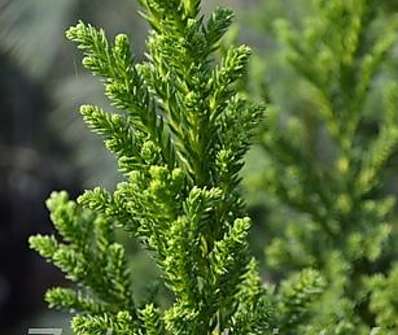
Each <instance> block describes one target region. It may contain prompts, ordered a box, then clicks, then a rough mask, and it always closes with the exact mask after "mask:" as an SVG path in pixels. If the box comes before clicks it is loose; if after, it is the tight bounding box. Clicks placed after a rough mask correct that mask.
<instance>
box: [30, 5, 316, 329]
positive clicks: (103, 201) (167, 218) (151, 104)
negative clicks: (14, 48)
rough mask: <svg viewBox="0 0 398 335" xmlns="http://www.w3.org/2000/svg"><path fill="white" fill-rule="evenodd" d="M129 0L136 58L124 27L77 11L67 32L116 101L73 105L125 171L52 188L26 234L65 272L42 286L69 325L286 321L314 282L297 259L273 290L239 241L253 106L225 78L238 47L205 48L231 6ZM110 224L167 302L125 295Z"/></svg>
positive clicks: (239, 60)
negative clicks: (85, 187) (42, 231)
mask: <svg viewBox="0 0 398 335" xmlns="http://www.w3.org/2000/svg"><path fill="white" fill-rule="evenodd" d="M140 4H141V6H142V9H143V11H142V15H143V17H144V18H145V19H146V20H147V22H148V23H149V24H150V26H151V28H152V30H151V33H150V35H149V38H148V41H147V54H146V58H145V60H143V61H142V62H141V63H138V62H136V61H135V60H134V58H133V56H132V54H131V49H130V43H129V40H128V38H127V36H126V35H123V34H120V35H118V36H116V38H115V39H114V42H113V43H111V42H109V41H108V39H107V37H106V36H105V33H104V31H103V30H98V29H95V28H94V27H92V26H91V25H88V24H85V23H83V22H79V23H78V24H77V25H76V26H74V27H72V28H70V29H69V30H68V31H67V33H66V36H67V38H68V39H69V40H71V41H73V42H75V43H76V44H77V45H78V47H79V49H81V51H82V52H83V54H84V59H83V65H84V67H85V68H86V69H87V70H89V71H91V72H92V73H93V74H94V75H95V76H98V77H100V78H102V81H103V83H104V85H105V94H106V96H107V97H108V98H109V101H110V102H111V104H112V106H114V107H115V108H116V109H117V110H118V112H115V113H109V112H106V111H104V110H102V109H101V108H99V107H96V106H91V105H85V106H82V107H81V109H80V113H81V115H82V116H83V119H84V120H85V122H86V123H87V125H88V126H89V128H90V129H92V130H93V131H94V132H96V133H98V134H100V135H101V136H102V137H103V138H104V140H105V144H106V147H107V148H108V149H109V150H110V151H111V152H112V153H113V154H114V155H115V156H116V158H117V161H118V166H119V170H120V171H121V172H122V173H123V175H124V177H125V180H124V181H123V182H122V183H120V184H118V185H117V187H116V189H115V191H114V192H109V191H107V190H105V189H102V188H95V189H94V190H91V191H86V192H85V193H84V194H83V195H82V196H81V197H79V198H78V199H77V201H73V200H70V199H69V197H68V195H67V193H66V192H60V193H54V194H53V195H52V196H51V197H50V199H49V200H48V202H47V205H48V208H49V210H50V212H51V218H52V221H53V223H54V225H55V227H56V229H57V231H58V233H59V238H56V237H54V236H36V237H32V238H31V239H30V244H31V246H32V247H33V248H34V249H35V250H37V251H38V252H39V253H40V254H41V255H42V256H43V257H45V258H46V259H48V260H49V261H51V262H52V263H54V264H55V265H56V266H57V267H59V268H60V269H61V270H62V271H63V272H65V274H66V276H67V278H68V279H70V280H71V281H72V282H74V283H76V286H75V287H74V288H55V289H51V290H49V291H48V292H47V294H46V300H47V302H48V303H49V305H50V307H54V308H58V309H66V310H69V311H71V312H72V313H73V314H74V318H73V321H72V328H73V330H74V332H75V333H76V334H79V335H80V334H81V335H83V334H84V335H86V334H90V335H91V334H102V333H104V334H105V332H106V331H107V330H109V329H110V330H112V331H113V333H112V334H114V335H119V334H120V335H121V334H123V335H126V334H131V335H135V334H147V335H149V334H151V335H155V334H170V335H171V334H172V335H178V334H187V335H188V334H189V335H194V334H198V335H204V334H209V335H210V334H229V335H232V334H239V335H243V334H271V333H273V332H275V331H276V330H277V331H283V332H282V333H286V334H288V333H292V331H294V329H295V327H296V325H298V324H300V322H304V321H305V319H306V317H307V313H306V307H307V305H308V304H309V303H310V302H311V301H312V300H314V299H315V298H316V297H317V296H318V295H319V294H320V292H321V290H322V287H323V285H324V282H323V280H322V278H321V277H320V275H319V274H318V273H317V272H316V271H312V270H305V271H303V272H301V273H299V274H297V275H295V276H293V277H292V278H291V279H289V280H288V281H286V282H284V283H283V284H282V286H281V288H280V289H279V290H277V291H276V292H275V291H273V290H271V289H270V288H266V287H265V286H264V285H263V282H262V280H261V278H260V276H259V274H258V270H257V265H256V262H255V260H254V259H253V258H252V257H251V256H250V254H249V252H248V245H247V240H246V237H247V234H248V231H249V229H250V226H251V220H250V218H248V217H247V215H246V211H245V205H244V202H243V201H242V199H241V197H240V195H239V192H238V187H239V183H240V177H239V172H240V170H241V168H242V165H243V163H242V159H243V157H244V155H245V153H246V151H247V150H248V148H249V145H250V142H251V138H252V135H253V133H254V130H255V127H256V125H257V124H258V123H259V121H260V119H261V118H262V115H263V112H264V111H263V107H262V106H258V105H256V104H253V103H251V102H249V101H247V99H246V98H245V97H244V96H242V95H241V94H239V93H238V92H237V90H236V88H235V83H236V82H237V80H239V79H240V77H241V76H242V75H243V74H244V71H245V67H246V63H247V61H248V58H249V55H250V49H249V48H248V47H246V46H239V47H231V48H230V49H229V50H228V51H227V52H226V53H225V55H224V56H223V57H222V58H221V59H220V60H219V62H216V57H215V56H214V53H215V52H216V51H217V49H218V45H219V42H220V39H221V38H222V36H223V34H224V33H225V32H226V30H227V29H228V27H229V25H230V24H231V21H232V19H233V14H232V12H231V11H229V10H227V9H217V10H216V11H215V12H214V13H213V14H212V15H211V16H210V17H209V18H208V19H207V20H205V19H204V17H203V16H202V15H201V14H200V1H199V0H184V1H183V0H167V1H166V0H141V1H140ZM118 229H123V230H125V231H127V232H128V233H129V236H130V237H131V238H134V239H137V240H139V241H140V242H141V244H142V246H143V247H144V248H146V249H148V250H149V251H150V253H151V255H152V257H153V259H154V260H155V261H156V264H157V266H158V267H159V269H160V271H161V274H162V280H163V281H164V283H165V286H166V287H167V289H168V290H169V291H170V292H171V294H172V297H173V298H172V301H171V302H170V304H169V305H167V306H162V307H160V306H157V304H156V301H147V302H144V303H137V302H136V300H135V294H134V292H133V291H132V289H131V280H134V269H130V268H129V266H128V254H127V253H126V252H125V249H124V247H123V246H122V245H121V244H119V243H117V242H116V241H115V233H116V231H117V230H118ZM130 273H132V275H131V277H132V278H130ZM293 333H294V332H293Z"/></svg>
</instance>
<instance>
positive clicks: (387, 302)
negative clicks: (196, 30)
mask: <svg viewBox="0 0 398 335" xmlns="http://www.w3.org/2000/svg"><path fill="white" fill-rule="evenodd" d="M312 3H313V6H312V7H310V6H309V5H308V8H312V9H311V11H309V12H310V13H311V15H307V16H306V17H305V18H301V20H299V21H298V22H295V23H293V22H288V21H286V20H277V21H276V22H275V27H276V29H277V32H278V36H279V37H280V49H281V52H282V53H283V55H284V57H285V60H287V63H288V64H289V66H290V67H291V68H292V69H293V70H294V71H295V74H294V75H292V77H291V78H292V79H291V80H293V82H294V84H295V85H296V87H295V91H291V92H284V93H285V96H284V97H283V99H284V100H285V101H283V99H280V98H278V97H277V98H276V99H274V98H275V91H273V88H272V85H270V86H271V87H270V89H269V91H268V92H267V93H269V96H270V99H271V105H272V106H271V107H270V112H269V113H268V116H267V119H266V122H265V125H266V129H265V130H264V132H263V135H262V136H261V148H262V149H263V152H265V153H266V165H265V167H264V170H263V173H262V174H261V176H258V175H257V177H256V178H255V179H252V181H251V182H250V181H249V184H248V185H249V186H250V187H253V188H254V191H255V192H258V191H259V190H264V191H265V192H266V193H267V195H268V199H270V200H269V202H268V203H269V207H270V208H271V209H272V213H273V214H272V216H273V217H274V218H276V220H277V222H276V225H275V226H277V228H276V230H277V231H279V236H277V237H275V238H273V239H272V240H271V243H270V244H269V245H268V246H267V248H266V254H267V262H268V264H269V265H270V266H272V267H273V268H274V269H275V271H276V272H278V273H288V272H290V271H292V270H294V271H296V270H299V269H302V268H303V267H312V268H315V269H319V270H321V272H323V274H324V275H325V277H326V279H327V282H328V289H327V290H326V292H325V294H324V295H323V298H322V301H320V302H319V303H317V304H316V305H315V307H314V311H313V313H312V319H313V321H312V322H310V323H308V324H307V326H306V327H305V332H309V333H311V334H312V333H314V334H318V333H319V332H320V331H321V330H326V331H327V332H326V333H327V334H329V333H330V334H369V332H370V331H371V329H372V328H373V327H376V326H381V327H382V330H383V331H385V330H386V329H387V328H383V327H388V329H389V330H391V331H392V333H391V334H396V333H397V332H398V327H397V324H396V323H394V321H393V322H391V320H394V319H395V318H396V316H397V315H398V314H397V313H398V308H397V305H396V304H394V302H393V301H394V298H392V296H395V295H396V294H394V293H393V292H394V289H393V287H394V271H393V272H391V278H389V277H386V278H384V277H383V276H381V277H380V275H379V274H375V273H377V272H379V271H381V272H388V271H389V269H390V267H391V262H392V260H393V259H394V258H395V257H396V252H394V250H393V247H394V245H393V243H392V241H394V239H396V228H395V227H394V225H393V221H392V219H391V216H392V214H393V209H394V205H395V200H396V199H395V197H393V196H389V195H386V194H387V193H388V192H386V189H385V187H384V186H385V181H386V176H387V174H388V171H389V170H388V164H389V162H390V161H391V160H392V158H393V157H394V155H395V154H396V153H397V149H398V146H397V144H398V114H397V107H398V85H397V83H395V82H393V81H392V80H390V81H389V80H388V79H386V72H385V66H386V65H387V64H388V61H389V58H390V55H391V52H392V49H393V46H394V43H395V42H396V41H397V33H398V20H397V16H396V15H391V14H390V13H386V12H384V11H383V9H382V7H381V6H379V4H380V2H379V1H374V0H348V1H347V0H330V1H323V0H317V1H313V2H312ZM279 56H281V55H279ZM380 78H383V82H382V83H383V84H382V85H378V81H377V80H378V79H380ZM272 84H274V82H272ZM376 94H377V95H379V96H380V97H381V98H380V99H381V100H382V103H378V104H377V105H376V104H374V105H372V104H370V102H371V101H375V100H374V99H371V98H373V97H374V96H375V95H376ZM295 99H296V101H297V100H300V101H301V107H302V109H301V110H291V109H289V102H291V101H294V100H295ZM274 100H279V101H277V102H276V103H273V102H274ZM286 100H287V101H288V102H286ZM280 101H282V103H280ZM287 106H288V107H287ZM290 107H292V104H291V105H290ZM293 108H294V104H293ZM374 274H375V276H376V279H375V281H374V282H373V281H371V282H372V283H373V285H371V286H368V285H364V282H365V278H367V277H368V276H369V277H372V276H373V275H374ZM395 282H396V280H395ZM369 288H370V291H369ZM384 289H385V290H386V291H384ZM395 292H396V291H395ZM384 306H385V307H384ZM329 329H330V330H329ZM303 331H304V330H303Z"/></svg>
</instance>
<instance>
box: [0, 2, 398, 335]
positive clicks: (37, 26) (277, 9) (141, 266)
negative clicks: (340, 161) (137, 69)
mask: <svg viewBox="0 0 398 335" xmlns="http://www.w3.org/2000/svg"><path fill="white" fill-rule="evenodd" d="M219 5H225V6H228V7H232V8H234V9H236V13H237V25H236V29H234V30H232V32H231V33H230V35H229V38H227V40H226V41H225V43H226V44H228V43H234V40H235V39H239V40H240V41H243V42H244V43H246V44H248V45H250V46H252V47H254V48H255V55H254V57H253V60H252V63H251V68H250V73H249V74H248V76H247V78H246V79H247V80H246V82H245V89H246V90H247V92H249V94H250V95H251V96H253V97H254V98H255V99H258V100H266V101H269V100H271V101H272V102H273V104H275V105H278V106H279V108H280V109H281V111H282V113H286V114H287V115H295V116H297V117H299V118H303V119H305V120H306V122H308V127H309V129H311V127H312V125H311V122H314V120H313V118H312V117H311V115H313V113H314V108H315V106H313V105H312V104H311V101H309V100H308V99H307V98H306V94H305V91H303V90H305V88H304V86H303V85H302V80H301V78H300V77H299V76H298V75H297V74H296V73H295V72H294V71H293V70H292V69H291V68H290V67H289V66H287V65H286V62H285V60H284V59H283V57H281V49H280V44H279V42H278V39H277V37H276V33H275V29H274V28H275V22H276V21H277V20H278V18H285V19H288V20H289V21H290V22H291V23H292V24H293V25H297V26H299V25H300V22H302V19H303V18H305V17H307V16H309V15H310V14H311V13H312V11H313V6H312V0H230V1H227V0H223V1H221V0H207V1H204V7H205V8H204V12H205V13H208V12H210V11H211V10H212V9H213V8H214V7H216V6H219ZM380 5H381V6H385V8H386V9H387V12H389V11H391V12H392V11H397V10H398V3H397V1H395V0H383V1H380ZM78 19H83V20H85V21H87V22H91V23H92V24H93V25H97V26H101V27H103V28H104V29H105V30H106V31H107V33H108V34H110V35H114V34H115V33H118V32H127V33H128V34H129V35H130V37H131V39H132V41H133V46H134V52H135V55H136V56H137V57H139V58H140V57H143V48H144V41H145V37H146V34H147V28H148V27H146V26H145V25H144V23H143V20H142V19H141V18H140V17H139V15H138V14H137V5H136V2H135V1H134V0H118V1H112V0H97V1H88V0H57V1H50V0H29V1H28V0H0V88H1V89H0V108H1V114H0V120H1V122H0V128H1V130H0V218H1V221H2V223H1V225H0V255H1V257H2V258H1V259H0V333H6V332H7V334H10V335H13V334H23V333H24V332H25V333H26V329H27V327H28V326H29V327H34V326H36V327H62V324H63V323H64V322H65V320H64V319H65V318H63V317H62V316H60V317H59V316H54V315H53V314H47V313H45V311H46V306H45V305H44V304H43V303H42V294H43V293H44V291H45V288H46V287H48V286H53V285H55V284H58V283H59V281H60V280H61V278H62V276H60V275H59V274H58V273H56V272H54V270H52V267H49V266H46V264H44V263H43V261H42V260H41V259H39V258H37V257H36V256H35V255H34V254H33V253H32V252H30V251H28V248H27V243H26V240H27V236H29V235H30V234H32V233H37V232H43V233H45V232H49V231H51V230H50V229H51V228H50V224H49V221H48V218H47V212H46V210H45V207H44V200H45V199H46V198H47V197H48V195H49V193H50V191H51V190H54V189H67V190H68V191H69V192H70V193H71V194H72V195H75V194H79V193H80V192H81V190H82V189H84V188H88V187H91V186H94V185H102V186H106V187H109V188H112V187H113V185H114V184H115V182H116V180H118V176H117V175H116V174H115V171H116V168H115V162H114V160H113V159H112V157H111V156H110V155H109V154H108V153H107V151H106V150H105V149H104V148H103V146H102V141H101V140H100V139H99V138H97V137H95V136H92V135H91V134H89V132H88V131H87V130H86V129H85V127H84V125H83V122H82V120H81V119H80V117H79V115H78V114H77V113H76V110H77V107H78V106H79V105H80V104H83V103H92V104H97V105H100V106H103V107H104V108H105V109H107V110H109V109H110V108H109V106H108V104H107V102H106V100H105V99H104V96H103V91H102V88H101V85H100V84H98V82H97V81H96V80H95V79H93V78H92V77H91V76H90V75H89V74H88V73H86V72H84V70H82V67H81V66H80V56H78V53H77V52H76V50H75V49H74V48H73V46H71V45H70V44H68V43H67V42H66V40H65V39H64V31H65V29H66V28H67V27H69V26H70V25H72V24H74V23H76V21H77V20H78ZM397 69H398V49H397V48H395V50H394V53H393V56H392V57H391V59H389V61H388V63H387V64H386V69H385V71H383V74H382V75H381V76H380V77H379V78H378V80H377V85H378V86H380V87H382V86H383V83H385V82H386V81H387V80H390V79H392V78H394V79H397V78H398V71H397ZM380 99H381V97H380V91H378V90H377V89H376V90H375V91H374V92H373V94H372V98H371V102H370V103H369V104H368V109H369V111H368V113H369V114H372V110H376V109H372V106H377V105H378V104H380ZM375 117H377V115H376V116H375ZM369 131H373V130H372V125H370V126H369ZM310 136H312V135H311V134H309V137H310ZM308 141H309V142H308V143H310V142H311V141H315V142H316V145H317V146H318V147H320V148H324V149H325V150H327V148H328V147H329V144H328V143H327V142H325V140H324V138H323V137H322V136H320V137H319V136H315V137H312V138H311V139H308ZM268 166H269V160H268V159H267V156H266V155H264V153H263V152H262V151H261V149H260V148H254V149H253V150H252V152H251V153H250V155H249V156H248V158H247V165H246V169H245V173H244V180H245V184H244V185H245V186H244V189H243V192H245V194H246V198H247V202H248V204H249V206H250V214H251V216H252V217H253V218H255V220H256V226H255V227H254V229H253V231H252V242H253V243H252V245H253V251H254V252H255V253H256V256H257V258H258V259H259V260H260V261H262V262H264V264H263V265H264V267H263V268H264V269H266V266H265V257H264V246H265V245H266V244H267V243H268V241H269V240H270V236H274V235H275V234H278V233H280V232H281V230H282V228H281V227H283V224H284V222H285V220H286V217H285V215H286V211H284V210H283V209H280V210H275V208H277V207H278V206H277V204H276V203H275V201H274V199H273V198H272V197H270V196H269V194H267V192H266V190H265V189H264V188H261V187H257V186H258V185H260V184H261V182H260V181H259V180H260V179H261V178H262V177H261V174H262V172H263V171H266V170H267V168H268ZM395 167H396V164H395V163H394V162H392V164H391V166H390V171H391V172H390V173H389V180H390V182H389V183H386V185H396V181H397V174H396V173H395V171H394V169H395ZM388 188H389V189H388V190H386V192H387V191H388V192H397V190H396V187H394V186H389V187H388ZM123 238H124V236H121V239H123ZM130 249H131V254H132V257H131V262H132V263H134V266H135V268H136V269H137V270H136V271H134V272H135V279H136V282H135V285H136V286H137V289H138V291H139V292H141V291H143V288H144V287H145V284H146V281H147V280H146V279H147V278H148V277H156V276H157V273H156V272H155V271H154V270H153V267H152V266H150V261H149V260H148V258H147V256H146V255H145V254H143V253H142V252H141V251H140V250H139V249H138V248H137V246H136V245H134V244H132V245H131V246H130ZM148 264H149V265H148ZM264 275H265V276H269V274H268V272H267V271H266V270H264ZM274 279H275V278H274ZM276 279H277V278H276ZM43 315H44V317H45V319H42V317H43ZM48 315H49V319H46V318H47V316H48ZM55 315H58V314H55ZM56 317H58V319H56Z"/></svg>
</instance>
